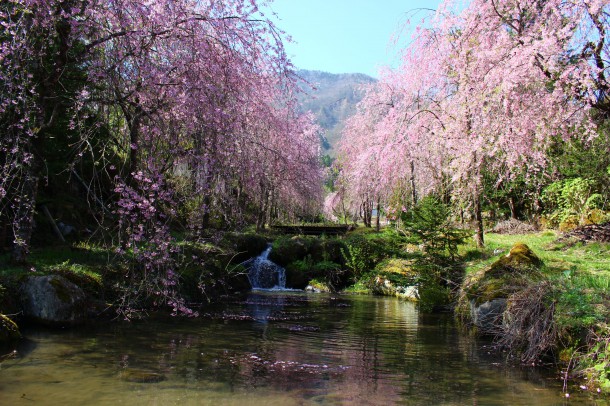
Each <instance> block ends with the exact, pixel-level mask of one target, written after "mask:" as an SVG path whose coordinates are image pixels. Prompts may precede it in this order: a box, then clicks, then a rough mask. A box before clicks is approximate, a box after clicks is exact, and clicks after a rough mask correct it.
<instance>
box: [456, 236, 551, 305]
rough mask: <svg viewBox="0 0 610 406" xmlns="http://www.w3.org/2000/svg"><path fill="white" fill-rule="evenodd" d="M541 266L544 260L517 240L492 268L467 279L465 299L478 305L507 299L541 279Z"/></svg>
mask: <svg viewBox="0 0 610 406" xmlns="http://www.w3.org/2000/svg"><path fill="white" fill-rule="evenodd" d="M542 266H543V262H542V260H541V259H540V258H538V256H536V254H535V253H534V252H533V251H532V250H531V249H530V248H529V247H528V246H527V245H525V244H523V243H517V244H515V245H514V246H513V248H511V250H510V252H509V253H508V254H507V255H504V256H502V257H500V258H499V259H498V260H497V261H496V262H494V263H493V264H491V266H489V268H487V269H484V270H483V271H481V272H477V273H476V274H474V275H472V276H470V277H468V278H466V280H465V281H464V285H463V290H464V293H465V295H466V298H467V299H468V300H472V301H474V302H475V303H476V304H481V303H485V302H488V301H490V300H494V299H498V298H507V297H508V296H510V295H511V294H512V293H514V292H516V291H518V290H521V289H523V288H525V287H526V286H528V285H529V283H530V282H531V281H532V280H538V279H540V272H539V271H540V268H541V267H542Z"/></svg>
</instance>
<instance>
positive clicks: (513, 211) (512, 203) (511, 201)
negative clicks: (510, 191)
mask: <svg viewBox="0 0 610 406" xmlns="http://www.w3.org/2000/svg"><path fill="white" fill-rule="evenodd" d="M508 207H510V218H512V219H514V220H517V210H516V209H515V200H514V199H513V197H512V196H511V197H510V198H509V199H508Z"/></svg>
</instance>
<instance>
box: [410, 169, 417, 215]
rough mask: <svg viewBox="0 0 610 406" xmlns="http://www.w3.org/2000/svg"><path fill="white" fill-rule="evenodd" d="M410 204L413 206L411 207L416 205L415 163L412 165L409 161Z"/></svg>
mask: <svg viewBox="0 0 610 406" xmlns="http://www.w3.org/2000/svg"><path fill="white" fill-rule="evenodd" d="M410 182H411V203H412V204H413V206H412V207H415V205H416V204H417V190H415V163H413V161H411V179H410Z"/></svg>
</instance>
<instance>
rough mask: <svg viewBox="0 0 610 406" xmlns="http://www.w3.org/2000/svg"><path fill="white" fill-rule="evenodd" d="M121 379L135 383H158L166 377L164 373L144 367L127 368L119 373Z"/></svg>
mask: <svg viewBox="0 0 610 406" xmlns="http://www.w3.org/2000/svg"><path fill="white" fill-rule="evenodd" d="M119 377H120V378H121V380H123V381H125V382H134V383H157V382H162V381H164V380H165V379H166V378H165V376H164V375H163V374H160V373H158V372H153V371H147V370H144V369H135V368H127V369H124V370H122V371H121V373H120V374H119Z"/></svg>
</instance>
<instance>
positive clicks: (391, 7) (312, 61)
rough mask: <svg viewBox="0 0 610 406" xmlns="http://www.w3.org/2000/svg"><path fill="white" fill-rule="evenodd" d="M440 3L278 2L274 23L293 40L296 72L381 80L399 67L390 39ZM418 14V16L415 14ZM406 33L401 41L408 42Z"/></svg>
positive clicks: (291, 53)
mask: <svg viewBox="0 0 610 406" xmlns="http://www.w3.org/2000/svg"><path fill="white" fill-rule="evenodd" d="M439 2H440V1H439V0H428V1H426V0H274V1H273V3H271V6H270V8H271V10H273V11H274V12H276V13H277V15H278V17H277V18H272V19H273V21H274V22H275V23H276V24H277V25H278V26H279V27H280V28H281V29H283V30H284V31H286V33H287V34H288V35H290V36H292V38H293V40H294V41H295V43H292V44H287V51H288V55H289V56H290V58H291V59H292V61H293V63H294V64H295V66H296V67H297V68H302V69H312V70H322V71H326V72H331V73H355V72H358V73H366V74H368V75H371V76H377V68H378V67H379V66H381V65H392V64H395V63H396V57H395V47H393V46H392V45H391V44H390V40H391V38H392V36H393V34H395V33H396V32H397V31H398V30H399V29H400V27H401V26H403V25H404V23H405V22H406V21H407V20H410V21H411V23H412V24H414V23H416V22H419V21H421V19H422V18H423V17H424V16H426V14H425V12H419V13H415V10H416V9H418V8H436V7H437V5H438V3H439ZM414 14H415V15H414ZM409 36H410V34H409V33H404V32H403V35H402V38H408V37H409Z"/></svg>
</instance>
